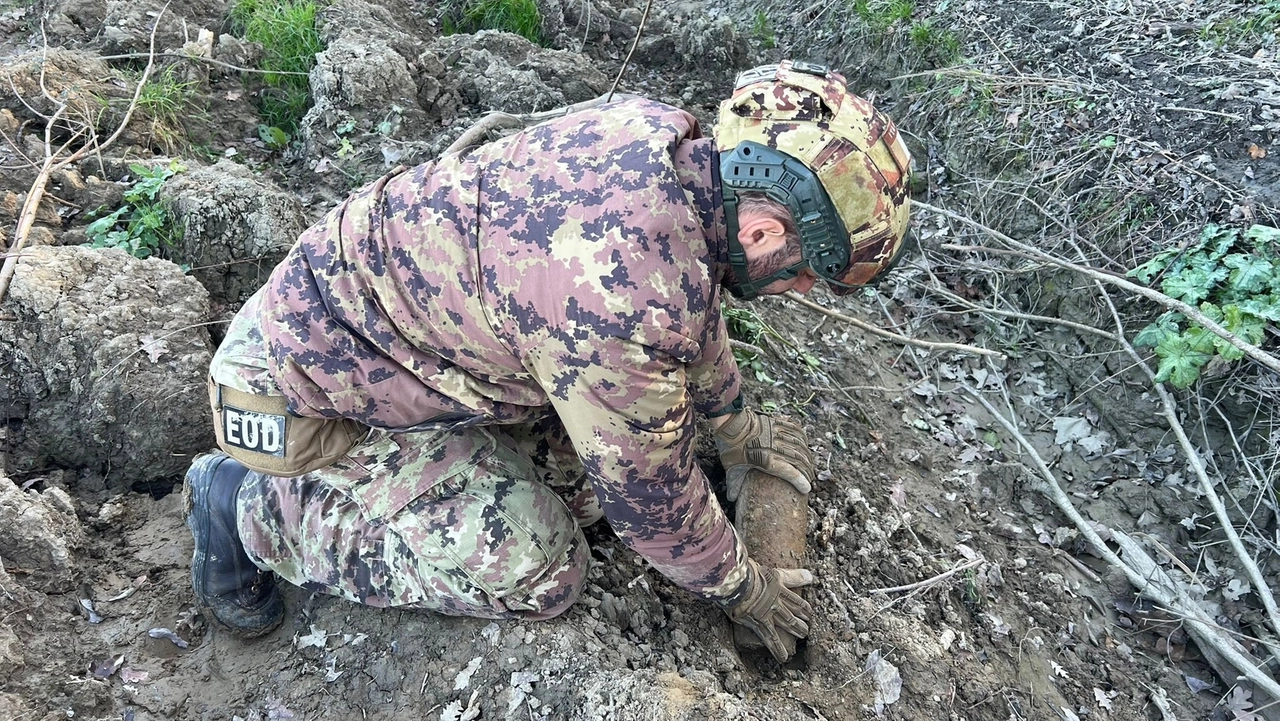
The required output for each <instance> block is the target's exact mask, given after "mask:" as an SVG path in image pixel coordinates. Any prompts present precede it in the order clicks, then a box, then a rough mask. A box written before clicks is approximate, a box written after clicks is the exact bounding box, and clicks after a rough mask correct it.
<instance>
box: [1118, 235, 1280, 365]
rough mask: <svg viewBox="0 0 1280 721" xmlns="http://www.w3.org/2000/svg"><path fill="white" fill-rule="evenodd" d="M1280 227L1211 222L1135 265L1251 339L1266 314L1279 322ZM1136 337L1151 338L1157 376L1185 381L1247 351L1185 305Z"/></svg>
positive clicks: (1146, 278)
mask: <svg viewBox="0 0 1280 721" xmlns="http://www.w3.org/2000/svg"><path fill="white" fill-rule="evenodd" d="M1278 246H1280V230H1277V229H1275V228H1270V227H1267V226H1265V225H1255V226H1253V227H1251V228H1249V229H1248V230H1246V231H1244V232H1243V233H1241V232H1240V231H1239V230H1236V229H1233V228H1222V227H1219V226H1217V225H1209V226H1207V227H1206V228H1205V229H1204V231H1203V232H1202V233H1201V234H1200V239H1199V241H1198V242H1197V243H1196V244H1195V245H1194V246H1192V247H1189V248H1185V249H1180V248H1171V249H1169V250H1165V251H1163V252H1161V253H1158V254H1156V256H1155V257H1154V258H1152V259H1151V260H1149V261H1147V262H1146V263H1143V264H1142V265H1140V266H1138V267H1137V268H1134V269H1133V270H1131V271H1129V273H1128V274H1129V275H1130V276H1132V277H1135V278H1137V279H1138V280H1140V281H1142V282H1143V283H1147V284H1150V283H1151V282H1152V281H1153V280H1156V279H1159V280H1160V290H1162V291H1163V292H1164V293H1165V294H1166V295H1168V296H1170V297H1172V298H1176V299H1178V300H1181V301H1183V302H1184V303H1187V304H1188V305H1192V306H1198V307H1199V309H1200V312H1201V313H1204V314H1205V315H1206V316H1208V317H1209V318H1210V319H1211V320H1213V321H1214V322H1215V323H1218V324H1219V325H1221V326H1223V327H1224V328H1226V329H1227V330H1229V331H1231V332H1232V333H1234V334H1236V335H1237V336H1239V337H1240V338H1241V339H1243V340H1245V341H1246V342H1249V343H1252V344H1255V345H1256V344H1258V343H1261V342H1262V339H1263V334H1264V331H1265V329H1266V325H1267V323H1268V322H1271V323H1276V322H1280V252H1278ZM1133 343H1134V345H1138V346H1152V347H1154V348H1155V353H1156V356H1157V357H1159V358H1160V367H1159V370H1158V371H1157V375H1156V380H1158V381H1169V382H1170V383H1172V384H1173V385H1174V387H1176V388H1186V387H1188V386H1190V385H1191V384H1192V383H1194V382H1195V381H1196V380H1197V379H1198V378H1199V377H1200V371H1201V369H1202V368H1204V367H1205V366H1206V365H1207V364H1208V363H1209V361H1211V360H1213V358H1214V357H1215V356H1219V357H1221V358H1222V359H1223V360H1225V361H1234V360H1239V359H1241V358H1243V357H1244V353H1243V352H1242V351H1240V350H1239V349H1238V348H1236V347H1235V346H1233V345H1231V344H1229V343H1227V342H1226V341H1224V340H1223V339H1221V338H1219V337H1218V336H1216V335H1214V334H1213V333H1210V332H1209V331H1207V330H1205V329H1204V328H1202V327H1200V326H1199V325H1196V324H1195V323H1192V322H1190V321H1188V320H1187V319H1186V317H1185V316H1183V315H1182V314H1181V313H1175V312H1172V311H1170V312H1168V313H1165V314H1164V315H1162V316H1160V317H1159V318H1157V319H1156V321H1155V322H1154V323H1152V324H1150V325H1148V326H1147V327H1146V328H1143V329H1142V331H1141V332H1139V333H1138V335H1137V337H1135V338H1134V339H1133Z"/></svg>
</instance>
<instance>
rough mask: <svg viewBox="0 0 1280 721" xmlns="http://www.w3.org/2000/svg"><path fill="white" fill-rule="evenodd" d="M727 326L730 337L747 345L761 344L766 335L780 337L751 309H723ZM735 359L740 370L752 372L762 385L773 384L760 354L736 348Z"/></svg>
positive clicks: (734, 351)
mask: <svg viewBox="0 0 1280 721" xmlns="http://www.w3.org/2000/svg"><path fill="white" fill-rule="evenodd" d="M723 313H724V322H725V326H726V327H727V328H728V329H729V335H730V336H732V337H734V338H737V339H738V340H740V341H743V342H745V343H751V344H755V343H759V342H760V339H761V338H763V337H764V336H765V335H772V336H774V337H779V338H780V336H778V332H777V331H776V330H774V329H773V328H772V327H771V326H770V325H769V324H768V323H766V322H764V320H763V319H762V318H761V317H760V316H759V315H757V314H756V312H755V311H753V310H751V309H749V308H730V307H728V306H725V307H724V308H723ZM733 357H734V359H735V360H737V361H738V368H739V369H741V370H742V371H744V372H745V371H751V372H752V373H754V374H755V377H756V380H758V381H760V382H761V383H769V384H770V385H772V384H773V382H774V380H773V377H772V376H770V375H769V372H768V371H767V370H765V367H764V359H763V358H761V357H760V356H759V354H757V353H754V352H752V351H751V350H749V349H746V348H734V349H733Z"/></svg>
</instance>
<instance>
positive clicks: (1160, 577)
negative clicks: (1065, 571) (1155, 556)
mask: <svg viewBox="0 0 1280 721" xmlns="http://www.w3.org/2000/svg"><path fill="white" fill-rule="evenodd" d="M960 387H961V388H962V389H963V390H964V391H965V392H966V393H968V394H969V395H970V396H972V397H973V398H974V399H975V400H977V401H978V402H979V403H981V404H982V406H983V407H984V408H986V409H987V412H988V413H990V414H991V416H992V418H994V419H995V421H996V422H997V423H999V424H1000V425H1001V427H1003V428H1004V429H1005V431H1007V432H1008V433H1009V434H1010V435H1011V436H1013V437H1014V439H1015V440H1016V441H1017V442H1018V445H1020V446H1021V447H1022V449H1023V451H1024V452H1025V453H1026V454H1027V455H1028V456H1029V457H1030V458H1031V460H1032V461H1033V462H1034V463H1035V467H1036V470H1038V471H1039V473H1040V477H1041V478H1042V479H1043V481H1044V482H1043V483H1040V484H1035V485H1036V489H1037V490H1039V491H1040V492H1041V493H1043V494H1044V495H1045V497H1047V498H1048V499H1049V500H1051V501H1053V503H1054V505H1056V506H1057V507H1058V509H1059V510H1060V511H1062V513H1063V514H1064V515H1066V516H1067V518H1068V519H1070V520H1071V522H1072V523H1073V524H1075V526H1076V529H1077V530H1079V531H1080V535H1082V536H1083V537H1084V538H1085V540H1087V541H1088V542H1089V544H1090V545H1091V546H1093V549H1094V551H1095V552H1096V553H1097V555H1098V556H1099V557H1101V558H1102V559H1103V560H1105V561H1106V562H1107V563H1109V564H1111V565H1112V566H1113V567H1115V568H1116V569H1118V570H1120V571H1121V572H1122V573H1124V575H1125V577H1126V578H1128V579H1129V583H1131V584H1133V587H1134V588H1136V589H1138V592H1139V593H1141V594H1142V595H1144V596H1146V597H1147V598H1149V599H1151V600H1152V601H1155V602H1156V603H1158V604H1160V605H1161V606H1164V607H1165V608H1167V609H1168V610H1170V611H1172V612H1173V613H1175V614H1177V615H1179V616H1181V617H1182V618H1183V621H1184V622H1185V623H1186V624H1187V627H1188V629H1190V631H1191V633H1192V634H1193V635H1194V636H1195V638H1196V641H1197V642H1198V643H1199V644H1200V645H1201V647H1202V648H1208V649H1211V650H1212V651H1213V652H1214V653H1217V654H1218V655H1220V656H1221V657H1222V658H1223V660H1224V661H1225V662H1226V663H1228V664H1230V668H1232V669H1234V670H1235V671H1236V673H1238V674H1239V675H1241V676H1243V677H1245V678H1248V679H1249V680H1250V681H1252V682H1253V683H1254V684H1255V685H1256V686H1257V687H1258V688H1259V689H1261V690H1262V691H1264V692H1265V693H1266V694H1267V695H1268V696H1270V697H1272V698H1280V683H1277V682H1276V681H1275V679H1273V678H1271V677H1270V676H1269V675H1267V674H1266V673H1265V672H1264V671H1262V670H1261V669H1260V668H1259V667H1258V664H1257V661H1256V660H1255V659H1253V658H1252V657H1251V656H1250V655H1249V653H1248V652H1246V651H1245V650H1244V648H1243V647H1241V646H1240V644H1239V643H1238V642H1236V640H1235V639H1233V638H1231V637H1230V636H1228V635H1227V634H1226V633H1224V632H1223V630H1222V629H1221V628H1220V627H1219V626H1218V625H1217V624H1216V623H1215V622H1214V620H1213V619H1212V618H1210V617H1209V616H1208V615H1206V614H1205V612H1204V611H1203V610H1201V608H1200V606H1199V605H1198V604H1196V603H1195V602H1194V601H1192V600H1190V599H1188V598H1187V597H1186V596H1185V594H1183V593H1182V591H1180V590H1179V589H1178V587H1177V585H1176V584H1175V583H1173V580H1172V579H1170V578H1169V577H1168V576H1167V575H1166V574H1165V573H1164V570H1163V569H1161V568H1160V566H1159V565H1157V564H1156V562H1155V561H1153V560H1151V557H1150V556H1148V555H1147V553H1146V551H1144V550H1143V549H1142V546H1141V545H1139V544H1138V542H1137V541H1134V540H1133V539H1131V538H1129V537H1128V536H1127V535H1125V534H1124V533H1123V532H1121V531H1117V530H1115V529H1111V536H1112V538H1113V539H1115V541H1116V543H1117V544H1119V545H1120V547H1121V550H1122V551H1124V554H1125V558H1126V559H1128V561H1126V560H1124V559H1121V558H1120V556H1118V555H1117V554H1116V553H1115V551H1112V550H1111V548H1110V547H1109V546H1108V545H1107V544H1106V542H1105V541H1103V540H1102V537H1101V536H1099V535H1098V531H1097V529H1096V527H1095V526H1094V525H1093V524H1091V523H1090V522H1089V521H1088V520H1086V519H1085V518H1084V516H1082V515H1081V514H1080V511H1079V510H1077V509H1076V507H1075V504H1073V503H1072V502H1071V497H1070V496H1068V495H1067V493H1066V491H1064V490H1062V485H1061V484H1059V483H1058V479H1057V477H1056V476H1054V475H1053V471H1051V470H1050V469H1049V466H1048V464H1047V463H1045V461H1044V458H1043V457H1041V455H1040V453H1039V451H1037V450H1036V448H1035V446H1033V445H1032V444H1031V442H1030V441H1029V440H1027V438H1026V437H1025V436H1023V435H1022V432H1021V431H1019V430H1018V427H1017V426H1015V425H1014V424H1013V423H1012V422H1011V421H1009V420H1008V419H1007V418H1005V417H1004V415H1003V414H1001V413H1000V411H998V410H996V408H995V407H994V406H992V405H991V403H990V402H989V401H988V400H987V399H986V398H984V397H983V396H982V395H981V394H980V393H978V391H976V390H974V389H973V388H970V387H969V386H960ZM1219 673H1222V672H1221V671H1219ZM1224 677H1225V675H1224Z"/></svg>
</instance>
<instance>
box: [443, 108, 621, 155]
mask: <svg viewBox="0 0 1280 721" xmlns="http://www.w3.org/2000/svg"><path fill="white" fill-rule="evenodd" d="M618 97H619V98H624V99H625V98H632V97H635V96H633V95H630V94H627V93H622V94H620V95H619V96H618ZM607 102H609V98H608V97H607V96H605V95H601V96H600V97H598V98H592V99H590V100H583V101H582V102H580V103H574V104H573V105H566V106H564V107H563V108H556V109H554V110H543V111H541V112H537V113H526V114H523V115H512V114H511V113H504V112H501V111H499V110H493V111H490V112H489V113H488V114H487V115H485V116H484V117H483V118H480V119H479V120H477V121H476V122H475V124H473V125H472V126H471V127H469V128H467V129H466V130H465V131H464V132H463V133H462V135H459V136H458V139H457V140H455V141H453V142H452V143H450V144H449V147H447V148H445V149H444V152H443V153H441V154H440V155H441V157H443V156H445V155H450V154H452V153H460V152H462V151H464V150H466V149H467V148H469V147H471V146H472V145H477V144H479V143H480V142H481V139H482V138H483V137H484V136H485V134H487V133H488V132H489V131H491V130H502V129H503V128H521V127H525V128H527V127H529V126H530V125H536V124H538V123H541V122H542V121H544V120H551V119H552V118H560V117H564V116H565V115H569V114H572V113H576V112H578V111H580V110H587V109H590V108H594V107H597V106H600V105H604V104H605V103H607Z"/></svg>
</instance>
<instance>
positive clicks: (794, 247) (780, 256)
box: [727, 233, 803, 284]
mask: <svg viewBox="0 0 1280 721" xmlns="http://www.w3.org/2000/svg"><path fill="white" fill-rule="evenodd" d="M802 257H803V255H802V253H801V250H800V236H799V235H796V234H792V233H788V234H787V244H786V246H784V247H782V248H779V249H778V250H775V251H773V252H772V253H770V254H768V255H765V256H759V257H755V258H748V259H747V273H748V274H749V275H750V276H751V280H753V281H757V282H758V281H760V280H762V279H764V278H768V277H769V276H771V275H773V274H774V273H777V272H778V271H780V270H785V269H786V268H790V267H791V266H793V265H795V264H796V263H798V262H800V259H801V258H802ZM736 279H737V276H735V275H734V272H733V269H732V268H730V269H729V273H728V278H727V282H728V283H730V284H732V283H733V282H735V281H736Z"/></svg>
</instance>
